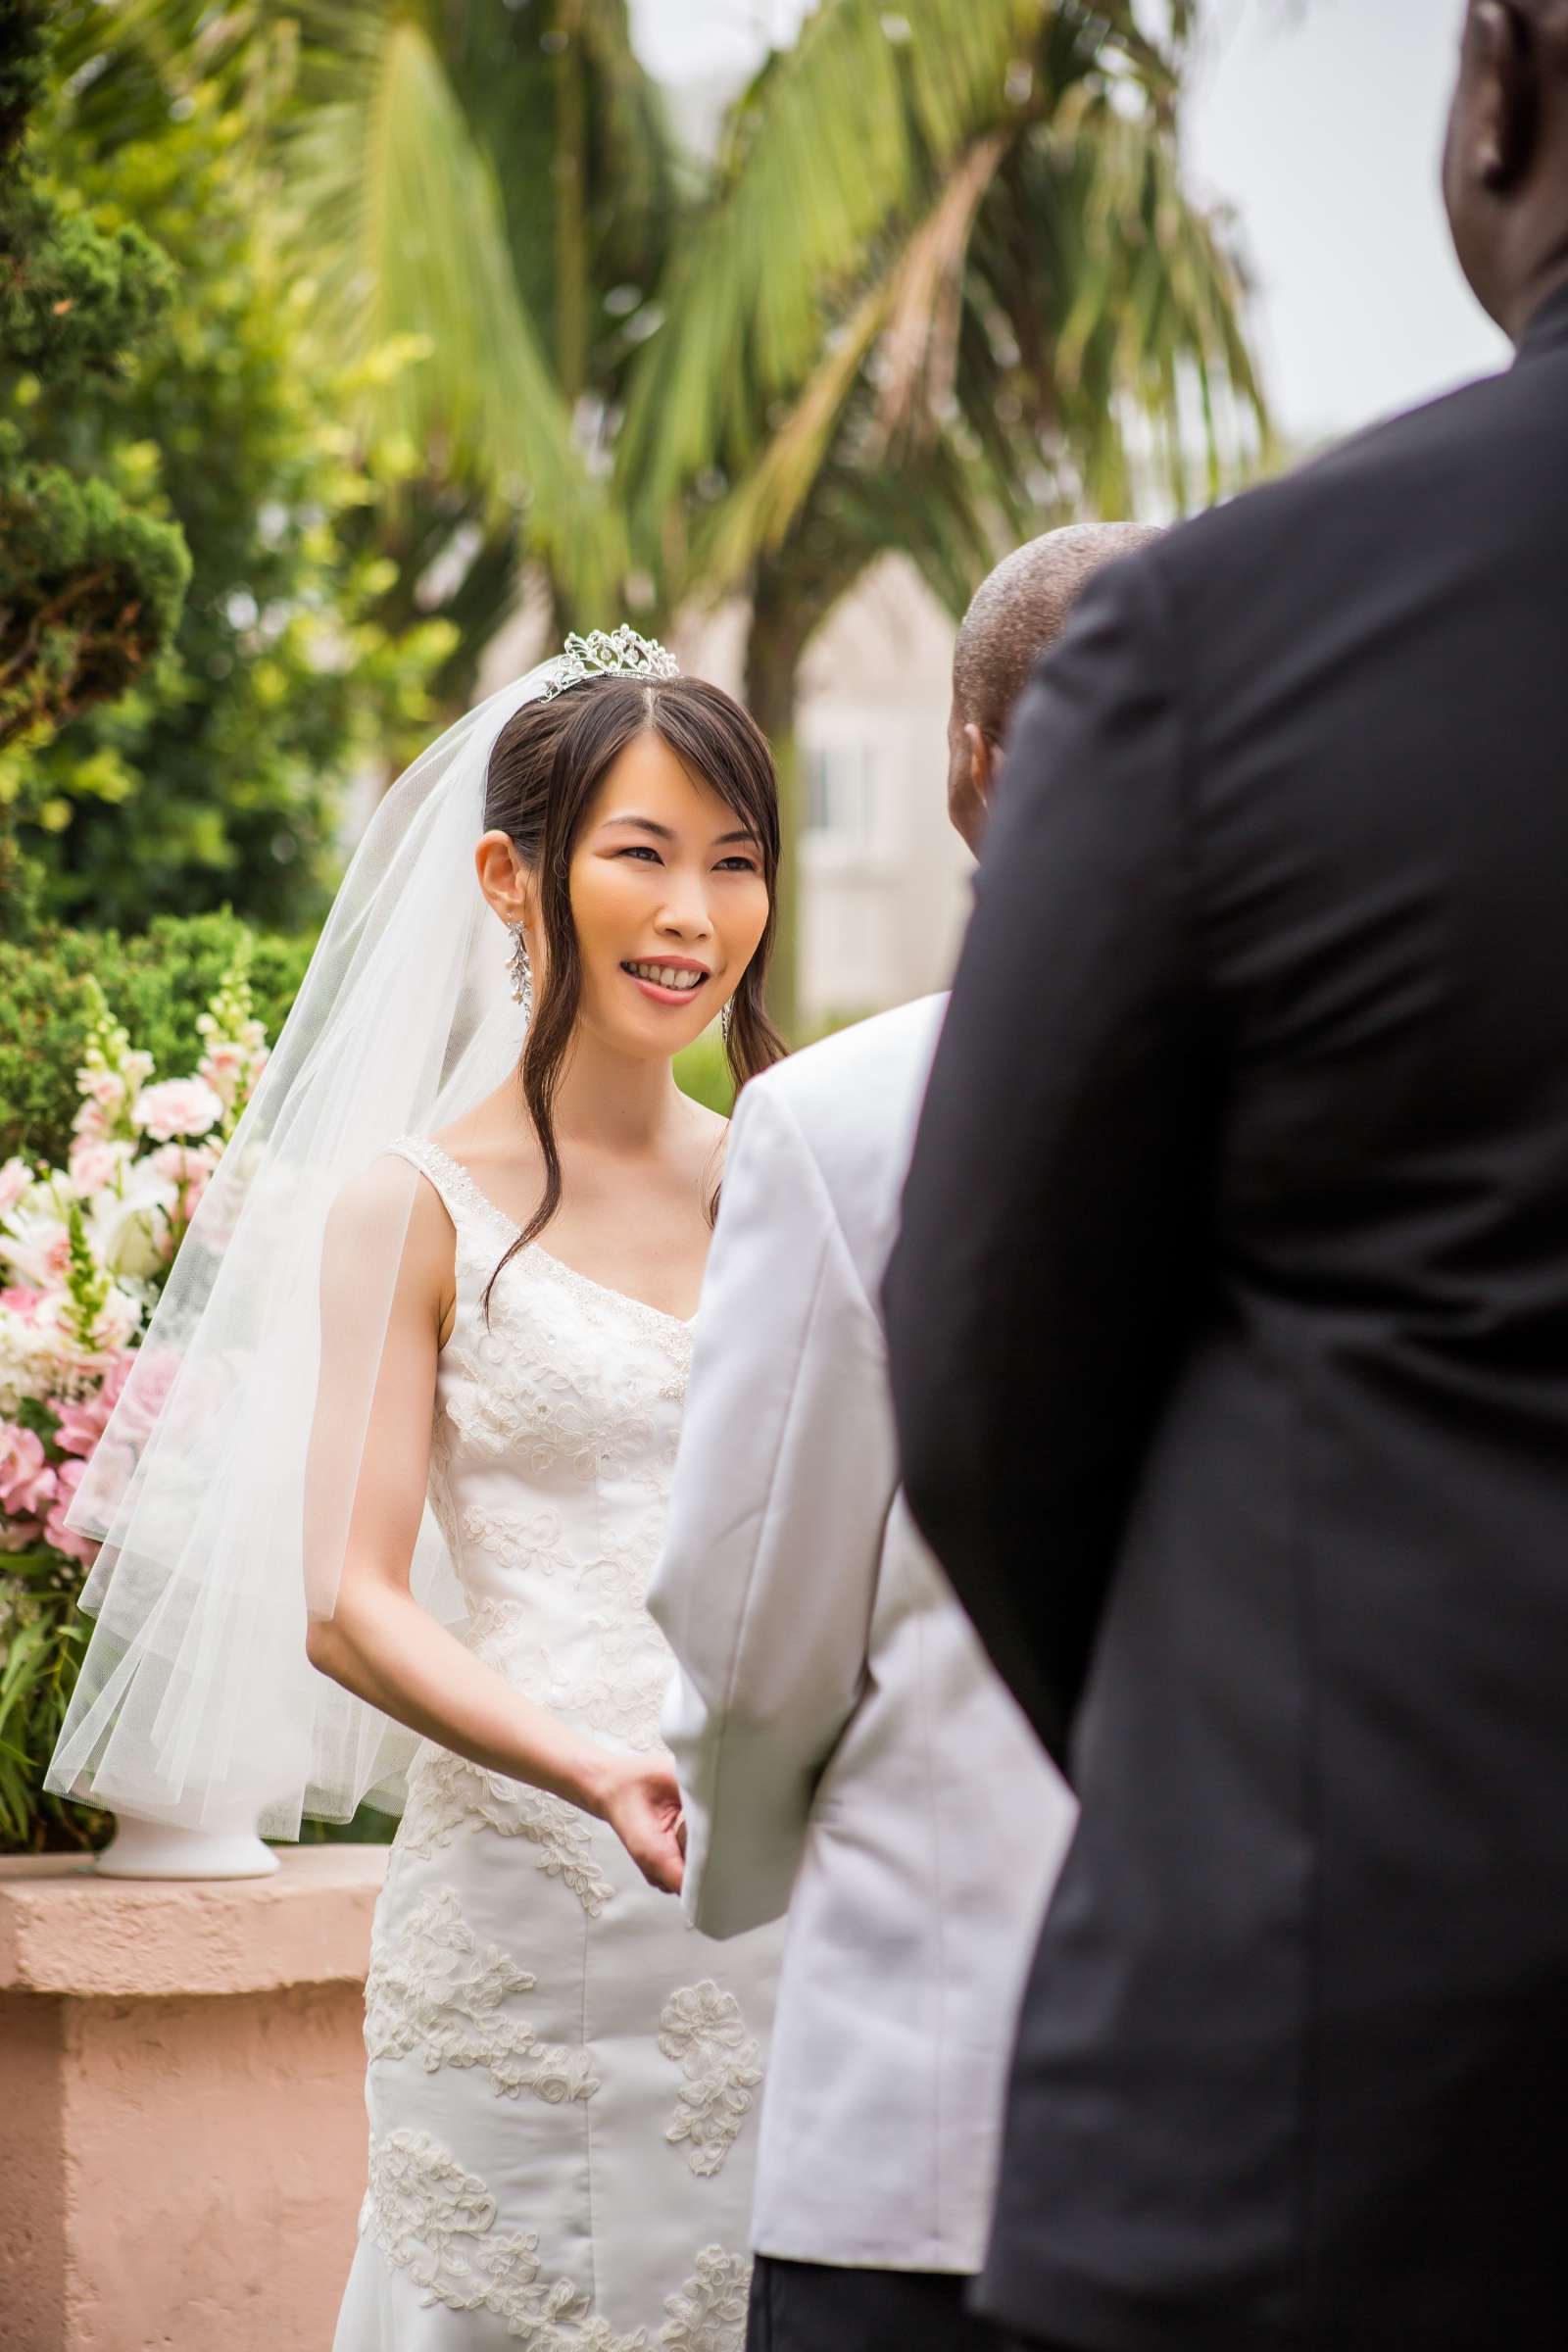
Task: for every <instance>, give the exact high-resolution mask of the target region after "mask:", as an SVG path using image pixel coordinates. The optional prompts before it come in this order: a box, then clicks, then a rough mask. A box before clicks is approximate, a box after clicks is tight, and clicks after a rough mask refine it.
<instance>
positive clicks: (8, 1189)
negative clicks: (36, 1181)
mask: <svg viewBox="0 0 1568 2352" xmlns="http://www.w3.org/2000/svg"><path fill="white" fill-rule="evenodd" d="M31 1182H32V1170H31V1169H30V1168H29V1167H28V1165H27V1163H26V1161H25V1159H20V1158H16V1157H13V1158H11V1159H8V1160H7V1161H6V1163H5V1166H4V1167H3V1168H0V1217H3V1216H4V1215H5V1213H6V1210H7V1209H8V1208H15V1206H16V1204H17V1202H18V1201H20V1200H21V1199H22V1196H23V1194H24V1193H25V1191H26V1189H27V1187H28V1185H29V1184H30V1183H31Z"/></svg>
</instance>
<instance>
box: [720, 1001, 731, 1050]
mask: <svg viewBox="0 0 1568 2352" xmlns="http://www.w3.org/2000/svg"><path fill="white" fill-rule="evenodd" d="M734 1022H735V1000H734V998H733V997H731V998H730V999H729V1001H728V1002H727V1004H726V1005H725V1006H724V1009H723V1011H722V1012H721V1013H720V1014H719V1016H718V1032H719V1035H720V1036H721V1037H722V1039H723V1040H724V1051H725V1053H726V1054H727V1053H728V1051H729V1033H730V1030H731V1028H732V1027H733V1026H734Z"/></svg>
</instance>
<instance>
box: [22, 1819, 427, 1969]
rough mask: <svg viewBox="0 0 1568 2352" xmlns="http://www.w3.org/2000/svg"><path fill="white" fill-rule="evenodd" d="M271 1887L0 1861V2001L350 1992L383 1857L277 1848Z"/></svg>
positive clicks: (64, 1859) (353, 1849)
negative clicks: (296, 1989) (30, 1996)
mask: <svg viewBox="0 0 1568 2352" xmlns="http://www.w3.org/2000/svg"><path fill="white" fill-rule="evenodd" d="M281 1860H282V1868H281V1870H280V1871H279V1872H278V1874H277V1876H276V1877H275V1878H270V1879H230V1880H207V1881H201V1880H197V1881H190V1880H169V1879H165V1880H157V1879H140V1880H133V1879H100V1878H99V1877H98V1876H97V1874H96V1873H95V1872H94V1871H93V1870H91V1869H90V1868H88V1867H86V1866H84V1865H83V1864H82V1863H81V1862H80V1861H79V1860H78V1859H76V1858H75V1857H74V1856H73V1855H70V1854H41V1855H24V1856H20V1857H15V1858H10V1859H6V1860H0V1992H13V1993H19V1992H20V1993H40V1994H53V1995H56V1996H59V1995H64V1996H66V1997H67V1998H75V1999H78V2000H103V1999H109V2000H138V1999H140V2000H157V1999H168V1998H171V1997H178V1996H181V1995H185V1996H189V1995H191V1994H208V1993H215V1994H223V1993H250V1992H275V1991H280V1990H284V1989H286V1988H288V1987H290V1986H293V1985H357V1984H363V1982H364V1980H365V1971H366V1965H367V1962H368V1956H369V1945H370V1914H371V1911H372V1910H373V1908H374V1905H375V1898H376V1895H377V1894H378V1892H379V1891H380V1887H381V1881H382V1879H383V1877H384V1876H385V1874H386V1864H387V1848H386V1847H385V1846H380V1845H315V1846H302V1847H295V1848H292V1849H286V1850H285V1851H284V1852H283V1854H282V1856H281Z"/></svg>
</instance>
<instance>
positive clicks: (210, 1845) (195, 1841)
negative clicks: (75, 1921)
mask: <svg viewBox="0 0 1568 2352" xmlns="http://www.w3.org/2000/svg"><path fill="white" fill-rule="evenodd" d="M97 1867H98V1876H99V1877H100V1878H101V1879H267V1878H270V1877H271V1875H272V1873H273V1871H275V1870H276V1869H277V1867H278V1859H277V1856H276V1854H274V1853H273V1851H272V1849H271V1847H270V1846H268V1845H264V1844H263V1843H262V1840H261V1838H258V1836H257V1835H256V1831H255V1829H254V1828H250V1829H246V1828H243V1827H238V1826H235V1825H233V1824H230V1825H229V1826H228V1827H226V1828H214V1829H187V1828H183V1827H182V1826H181V1825H179V1824H178V1823H176V1822H169V1821H143V1820H140V1819H139V1818H138V1817H137V1815H135V1814H134V1813H117V1814H116V1816H115V1834H114V1837H113V1838H112V1839H111V1840H110V1842H109V1844H108V1845H106V1846H105V1847H104V1849H103V1852H102V1853H101V1854H100V1855H99V1856H98V1866H97Z"/></svg>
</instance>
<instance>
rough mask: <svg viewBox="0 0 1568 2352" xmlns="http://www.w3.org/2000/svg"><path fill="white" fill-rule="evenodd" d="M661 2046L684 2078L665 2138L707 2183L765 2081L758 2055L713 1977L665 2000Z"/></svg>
mask: <svg viewBox="0 0 1568 2352" xmlns="http://www.w3.org/2000/svg"><path fill="white" fill-rule="evenodd" d="M659 2046H660V2048H661V2049H662V2051H663V2053H664V2056H665V2057H666V2058H670V2059H673V2060H674V2062H675V2064H676V2065H677V2066H678V2067H679V2068H680V2071H681V2076H682V2078H683V2079H682V2082H681V2086H680V2089H679V2091H678V2092H677V2093H676V2097H675V2120H674V2122H673V2123H672V2124H671V2125H670V2126H669V2129H668V2130H667V2131H666V2132H665V2133H664V2137H665V2138H666V2139H667V2140H670V2141H672V2142H673V2143H674V2144H675V2145H677V2146H679V2145H682V2144H684V2146H685V2149H686V2161H687V2163H688V2164H689V2165H690V2167H691V2169H692V2171H693V2172H694V2173H696V2174H698V2175H699V2176H700V2177H701V2178H704V2179H709V2178H711V2176H712V2175H713V2174H714V2173H716V2172H717V2171H718V2170H719V2168H720V2166H721V2165H722V2164H723V2162H724V2159H725V2157H726V2156H727V2155H728V2154H729V2152H730V2149H731V2148H732V2147H733V2146H734V2144H735V2140H736V2136H737V2134H738V2133H739V2131H740V2128H741V2126H742V2125H743V2124H744V2123H745V2121H746V2118H747V2117H748V2116H749V2115H750V2114H751V2111H752V2108H753V2105H754V2103H755V2102H754V2100H753V2097H752V2093H753V2092H754V2091H755V2090H756V2088H757V2086H758V2084H759V2083H760V2082H761V2080H762V2055H761V2051H760V2047H759V2046H758V2044H757V2042H756V2041H755V2040H754V2039H753V2038H752V2036H751V2035H750V2034H748V2033H747V2031H746V2020H745V2019H744V2018H743V2017H742V2015H741V2005H740V2003H739V2001H738V2000H737V1999H736V1998H735V1995H734V1994H733V1993H732V1992H725V1991H723V1990H722V1989H721V1988H720V1987H719V1986H718V1985H715V1984H714V1983H713V1980H712V1978H711V1977H705V1978H704V1980H703V1982H702V1983H701V1984H700V1985H683V1986H682V1987H681V1989H680V1991H679V1992H676V1993H672V1994H671V1995H670V1998H669V1999H668V2000H667V2001H666V2002H665V2003H664V2009H663V2014H662V2017H661V2018H660V2021H659Z"/></svg>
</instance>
